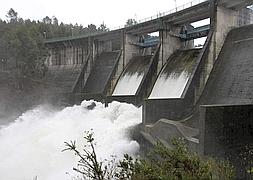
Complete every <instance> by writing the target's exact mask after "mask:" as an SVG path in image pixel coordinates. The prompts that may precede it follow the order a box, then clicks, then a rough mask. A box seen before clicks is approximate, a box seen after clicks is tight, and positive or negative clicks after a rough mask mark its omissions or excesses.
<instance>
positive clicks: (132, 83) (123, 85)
mask: <svg viewBox="0 0 253 180" xmlns="http://www.w3.org/2000/svg"><path fill="white" fill-rule="evenodd" d="M143 76H144V73H142V74H138V73H135V74H133V75H125V76H123V77H122V78H121V79H120V80H119V82H118V84H117V86H116V88H115V90H114V92H113V94H112V95H113V96H124V95H135V94H136V92H137V90H138V88H139V86H140V84H141V81H142V79H143Z"/></svg>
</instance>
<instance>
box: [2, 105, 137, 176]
mask: <svg viewBox="0 0 253 180" xmlns="http://www.w3.org/2000/svg"><path fill="white" fill-rule="evenodd" d="M92 102H94V101H83V102H82V103H81V105H75V106H72V107H66V108H64V109H62V110H57V109H54V108H52V107H48V106H39V107H37V108H35V109H32V110H30V111H27V112H25V113H24V114H23V115H21V116H20V117H19V118H18V119H16V120H15V122H13V123H11V124H9V125H7V126H5V127H2V128H1V129H0V142H1V147H0V159H1V161H0V179H1V180H24V179H31V180H33V179H38V180H56V179H61V180H70V179H74V177H75V176H76V174H75V173H74V172H73V170H72V168H73V167H76V165H77V159H76V158H75V156H74V155H73V153H72V152H61V151H62V150H63V149H64V148H65V147H64V142H65V141H68V142H69V141H70V140H76V141H77V145H78V148H79V149H80V150H81V149H82V147H83V146H84V145H85V143H84V139H83V136H84V131H87V130H91V129H93V130H92V131H93V132H94V137H95V141H96V144H97V145H96V150H97V155H98V158H99V159H100V160H104V159H110V158H112V157H111V155H116V156H117V157H116V158H121V157H122V156H123V154H124V153H129V154H132V155H134V154H135V153H137V151H138V149H139V145H138V143H137V142H136V141H134V140H132V139H131V138H130V135H129V131H128V130H129V128H131V127H133V126H135V125H137V124H139V123H141V109H138V108H136V107H134V106H133V105H130V104H126V103H119V102H112V103H110V104H109V106H108V108H105V107H104V105H103V104H101V103H98V102H95V104H96V106H95V107H94V108H93V109H92V110H88V108H87V107H88V106H89V105H90V104H91V103H92Z"/></svg>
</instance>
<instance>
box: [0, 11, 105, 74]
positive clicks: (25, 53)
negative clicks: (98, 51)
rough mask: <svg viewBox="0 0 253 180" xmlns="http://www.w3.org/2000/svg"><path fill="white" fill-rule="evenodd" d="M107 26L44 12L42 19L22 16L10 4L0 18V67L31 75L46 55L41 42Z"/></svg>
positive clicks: (97, 30) (103, 28) (98, 29)
mask: <svg viewBox="0 0 253 180" xmlns="http://www.w3.org/2000/svg"><path fill="white" fill-rule="evenodd" d="M108 30H109V29H108V28H107V27H106V25H105V24H101V25H100V26H99V27H97V26H96V25H94V24H89V25H88V26H87V27H83V26H82V25H78V24H75V25H73V24H64V23H63V22H61V23H60V22H59V21H58V19H57V18H56V17H52V18H50V17H48V16H46V17H45V18H43V19H42V20H41V21H40V20H38V21H35V20H30V19H23V18H21V17H19V16H18V12H16V11H15V10H14V9H12V8H11V9H10V10H9V11H8V12H7V14H6V20H2V19H0V61H1V66H2V69H4V68H5V69H8V70H14V69H15V70H17V69H18V70H19V71H20V72H21V74H22V75H26V76H31V75H33V73H34V72H35V71H39V70H40V67H41V65H42V64H43V62H44V60H45V58H46V56H47V50H46V48H45V46H44V41H45V40H46V39H50V38H57V37H65V36H75V35H80V34H88V33H94V32H104V31H108Z"/></svg>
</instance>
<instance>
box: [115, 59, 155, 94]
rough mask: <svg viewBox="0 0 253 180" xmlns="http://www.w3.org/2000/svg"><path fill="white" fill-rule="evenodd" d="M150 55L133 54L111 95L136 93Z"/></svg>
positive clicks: (147, 65) (145, 71)
mask: <svg viewBox="0 0 253 180" xmlns="http://www.w3.org/2000/svg"><path fill="white" fill-rule="evenodd" d="M151 58H152V56H151V55H147V56H135V57H133V58H132V59H131V60H130V62H129V63H128V65H127V67H126V68H125V70H124V72H123V73H122V75H121V77H120V79H119V81H118V83H117V85H116V87H115V89H114V91H113V94H112V96H133V95H136V93H137V91H138V89H139V87H140V86H141V83H142V81H143V79H144V76H145V74H146V73H147V70H148V68H149V63H150V61H151Z"/></svg>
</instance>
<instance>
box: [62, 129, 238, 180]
mask: <svg viewBox="0 0 253 180" xmlns="http://www.w3.org/2000/svg"><path fill="white" fill-rule="evenodd" d="M84 138H85V139H86V141H87V142H88V143H89V147H91V149H90V150H87V149H84V154H81V153H80V152H79V151H78V150H77V149H76V145H75V142H71V143H66V142H65V144H66V146H67V147H68V148H66V149H65V150H70V151H74V152H75V154H76V155H77V156H78V157H79V158H80V161H79V164H78V165H79V166H81V168H82V169H77V168H74V170H75V171H77V172H79V173H81V174H82V175H83V177H84V179H89V178H91V179H103V180H109V179H116V180H117V179H118V180H125V179H132V180H179V179H210V180H211V179H222V180H229V179H233V177H234V169H233V167H232V166H231V165H230V163H228V162H227V161H215V160H214V159H203V158H201V157H200V156H198V155H197V154H195V153H190V152H189V151H188V149H187V148H186V145H185V143H184V141H183V140H182V139H174V140H173V141H172V144H173V145H174V148H173V149H168V148H166V147H165V146H164V145H162V144H161V143H157V145H156V146H155V148H154V149H153V151H152V152H150V154H149V155H148V156H147V157H146V158H144V159H140V160H138V159H134V158H132V157H131V156H129V155H127V154H125V155H124V158H123V159H122V160H121V161H119V162H118V163H116V162H115V160H113V161H111V162H110V163H109V165H108V164H106V163H104V162H98V160H97V156H96V152H95V148H94V138H93V134H92V133H88V135H87V136H85V137H84ZM65 150H64V151H65Z"/></svg>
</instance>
